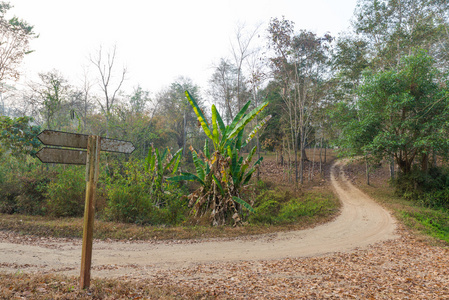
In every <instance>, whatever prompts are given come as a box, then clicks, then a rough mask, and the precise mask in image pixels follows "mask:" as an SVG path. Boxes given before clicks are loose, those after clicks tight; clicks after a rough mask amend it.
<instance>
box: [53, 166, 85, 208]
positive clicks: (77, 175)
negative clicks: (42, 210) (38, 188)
mask: <svg viewBox="0 0 449 300" xmlns="http://www.w3.org/2000/svg"><path fill="white" fill-rule="evenodd" d="M85 174H86V169H85V167H78V166H68V167H66V168H64V169H63V170H62V171H61V172H59V173H58V174H57V175H56V178H55V179H54V181H52V182H50V183H49V184H48V186H47V192H46V193H45V196H46V198H47V203H46V204H47V205H46V206H47V210H48V213H49V215H51V216H54V217H80V216H82V215H83V213H84V202H85V194H86V180H85Z"/></svg>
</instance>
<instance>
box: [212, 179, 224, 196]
mask: <svg viewBox="0 0 449 300" xmlns="http://www.w3.org/2000/svg"><path fill="white" fill-rule="evenodd" d="M212 178H213V179H214V181H215V184H216V185H217V186H218V189H219V190H220V193H221V195H222V196H223V197H224V195H225V193H224V190H223V187H222V186H221V183H220V181H219V180H218V179H217V177H215V175H214V174H212Z"/></svg>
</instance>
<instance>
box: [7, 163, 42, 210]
mask: <svg viewBox="0 0 449 300" xmlns="http://www.w3.org/2000/svg"><path fill="white" fill-rule="evenodd" d="M49 181H50V179H49V178H48V174H47V173H46V172H43V171H41V170H39V169H38V168H36V165H35V164H34V163H33V161H32V159H31V158H28V159H26V160H23V159H18V158H17V157H14V156H11V155H3V157H2V159H1V164H0V212H1V213H7V214H13V213H23V214H30V215H40V214H43V213H44V212H45V196H44V193H45V187H46V185H47V183H48V182H49Z"/></svg>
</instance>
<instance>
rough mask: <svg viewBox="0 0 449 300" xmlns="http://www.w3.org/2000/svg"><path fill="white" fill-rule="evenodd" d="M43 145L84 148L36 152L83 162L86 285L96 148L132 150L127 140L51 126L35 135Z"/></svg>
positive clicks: (83, 281)
mask: <svg viewBox="0 0 449 300" xmlns="http://www.w3.org/2000/svg"><path fill="white" fill-rule="evenodd" d="M37 137H38V139H39V140H40V141H41V142H42V144H44V145H48V146H59V147H69V148H78V149H87V151H85V150H73V149H64V148H49V147H44V148H42V149H41V150H39V152H38V153H37V154H36V155H37V157H38V158H39V159H40V160H41V161H42V162H44V163H58V164H76V165H84V164H85V165H86V175H87V176H86V202H85V207H84V228H83V246H82V252H81V276H80V288H82V289H84V288H87V287H89V285H90V269H91V264H92V242H93V230H94V214H95V194H96V188H97V181H98V173H99V164H100V151H109V152H119V153H132V152H133V151H134V149H135V147H134V145H133V144H132V143H131V142H127V141H120V140H114V139H108V138H103V137H99V136H95V135H85V134H79V133H70V132H62V131H54V130H44V131H42V132H41V133H40V134H39V135H38V136H37Z"/></svg>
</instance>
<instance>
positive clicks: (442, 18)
mask: <svg viewBox="0 0 449 300" xmlns="http://www.w3.org/2000/svg"><path fill="white" fill-rule="evenodd" d="M10 9H11V5H10V4H8V3H6V2H2V3H0V30H1V34H2V37H1V39H2V44H1V45H0V82H1V83H2V85H1V87H2V90H1V96H2V103H0V105H1V106H0V114H1V116H0V157H1V161H0V213H3V214H25V215H41V216H51V217H57V218H59V217H80V216H82V214H83V212H84V198H85V172H86V170H85V167H82V166H70V165H69V166H66V165H55V164H47V165H46V164H43V163H41V162H40V161H39V160H38V159H37V158H36V153H37V152H38V150H39V149H40V148H42V144H41V143H40V141H39V140H38V139H37V135H38V134H39V132H41V131H42V130H45V129H48V130H56V131H65V132H73V133H82V134H90V135H99V136H102V137H107V138H111V139H119V140H126V141H130V142H132V143H133V145H134V146H135V148H136V149H135V151H134V152H133V153H132V154H130V155H126V154H113V153H104V154H102V157H101V159H102V162H101V172H100V178H99V188H98V199H97V203H96V210H97V217H98V218H100V219H103V220H107V221H116V222H123V223H133V224H139V225H164V226H165V225H167V226H174V225H180V224H186V222H191V224H210V225H214V226H219V225H234V226H236V225H245V224H258V223H263V224H273V223H276V222H281V221H279V220H278V221H276V220H275V219H274V218H273V217H270V214H271V215H273V214H276V213H278V215H279V218H281V217H280V216H281V215H283V216H284V219H282V220H283V221H282V222H287V221H286V220H290V221H291V222H295V221H294V220H296V219H297V218H300V217H301V216H302V215H304V212H303V209H301V207H300V206H301V201H293V202H291V203H289V205H285V206H282V207H281V208H280V207H279V206H277V205H275V204H278V203H274V201H273V200H271V201H270V200H267V199H265V198H269V197H266V196H265V198H264V197H263V196H262V197H259V195H260V194H261V193H263V192H262V191H260V189H261V188H260V187H262V186H265V185H266V184H265V183H264V181H263V180H262V179H261V177H260V175H259V171H260V170H259V169H260V167H261V165H262V164H263V163H264V156H267V157H268V156H271V157H272V158H274V157H275V161H276V163H277V164H278V165H281V166H282V168H284V171H285V172H286V173H287V174H288V181H289V182H290V183H291V188H292V190H295V191H301V189H303V187H304V186H305V185H306V184H307V182H308V181H310V180H313V178H312V177H313V176H324V175H322V174H320V173H318V175H316V173H314V172H311V171H310V165H311V164H310V163H311V162H312V165H313V166H315V164H316V163H317V161H315V157H316V156H317V155H315V153H319V154H320V155H319V156H320V159H319V167H318V164H316V168H317V169H318V168H321V162H322V159H321V157H322V156H324V153H325V151H330V149H332V150H333V151H335V152H337V153H338V154H339V156H341V157H349V158H358V159H359V160H360V159H361V160H362V161H363V163H364V164H365V168H366V180H367V182H368V184H369V180H370V177H369V176H370V172H372V170H374V169H375V168H376V166H379V165H380V164H384V165H385V164H387V165H389V167H390V180H389V183H390V184H391V185H393V186H394V187H395V190H396V192H397V193H398V194H399V195H400V196H401V197H403V198H404V199H407V200H409V201H414V202H418V203H421V204H422V205H425V206H426V207H431V208H436V209H442V210H445V211H447V210H448V209H449V169H448V158H449V86H448V84H449V77H448V76H449V73H448V72H449V51H448V48H449V3H448V2H447V1H446V0H405V1H393V0H390V1H380V0H374V1H372V0H359V1H358V3H357V7H356V10H355V12H354V16H353V22H352V25H351V29H350V30H349V31H347V32H344V33H341V34H339V35H338V36H331V35H330V34H324V35H318V34H316V33H314V32H312V31H309V30H307V29H301V28H296V27H295V23H294V21H292V20H287V19H285V18H284V17H282V18H276V17H274V18H271V19H270V20H269V23H268V26H267V27H266V28H262V27H256V28H248V27H243V26H241V27H238V28H237V30H236V34H235V36H234V37H231V49H232V51H231V53H230V54H229V56H228V57H223V58H221V59H220V60H219V61H217V62H215V63H214V71H213V75H212V76H211V78H210V80H209V85H208V86H207V87H206V86H201V87H200V86H198V85H196V84H195V83H194V82H193V81H192V80H191V79H189V78H188V77H183V76H180V77H179V78H178V79H176V80H175V81H174V82H172V83H168V84H167V87H166V88H164V89H163V90H161V91H158V92H156V93H154V91H151V92H150V91H147V90H144V89H142V88H141V86H140V85H139V84H137V85H136V86H135V88H134V90H133V91H132V93H130V94H126V93H125V92H123V90H122V87H123V83H124V81H125V80H128V79H127V76H126V75H127V70H126V68H120V67H119V65H118V64H116V61H115V59H116V53H117V52H118V51H120V49H118V48H116V47H112V48H109V49H104V48H99V49H98V51H97V52H95V53H92V55H91V56H90V57H89V63H90V65H91V67H92V68H93V70H94V73H95V80H91V79H89V78H88V77H87V76H86V77H85V78H84V81H83V84H81V85H78V84H74V83H71V82H69V80H67V79H66V78H65V76H64V74H61V73H60V72H59V71H58V70H48V71H45V72H42V73H39V74H38V78H39V79H38V80H36V81H35V82H30V83H29V84H28V85H27V86H26V87H20V88H19V87H18V86H16V85H15V84H14V82H15V80H17V79H18V78H19V77H20V75H21V74H20V73H19V71H18V70H19V68H18V66H19V64H20V63H21V62H22V60H23V58H24V57H25V56H26V55H29V53H31V51H32V49H31V48H30V41H31V40H33V39H38V38H39V37H38V34H37V33H36V32H35V31H34V30H35V29H34V28H33V26H32V25H30V24H28V23H27V22H26V21H24V20H21V19H20V18H17V17H14V18H12V19H8V18H7V17H6V13H7V11H8V10H10ZM257 35H261V36H264V37H265V44H264V45H263V46H256V45H255V43H254V39H255V37H256V36H257ZM25 67H26V66H25ZM3 100H7V101H3ZM5 103H8V104H5ZM311 153H314V154H313V155H312V156H313V157H310V154H311ZM306 164H307V165H308V166H309V167H308V169H307V167H306ZM320 171H321V170H320ZM320 178H321V177H320ZM323 197H324V196H323ZM261 199H265V200H261ZM292 220H293V221H292ZM290 221H288V222H290Z"/></svg>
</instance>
